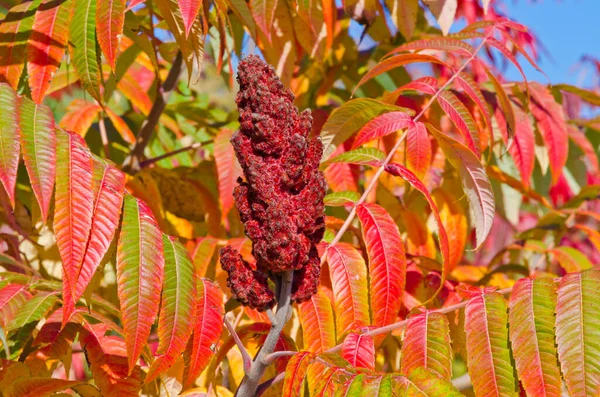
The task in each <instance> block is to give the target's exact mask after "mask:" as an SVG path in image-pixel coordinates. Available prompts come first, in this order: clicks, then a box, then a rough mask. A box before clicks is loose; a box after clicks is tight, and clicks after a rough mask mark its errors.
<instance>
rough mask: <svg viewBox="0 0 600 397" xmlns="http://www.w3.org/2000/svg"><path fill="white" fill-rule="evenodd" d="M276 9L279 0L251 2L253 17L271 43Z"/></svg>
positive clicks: (255, 0) (256, 0) (254, 0)
mask: <svg viewBox="0 0 600 397" xmlns="http://www.w3.org/2000/svg"><path fill="white" fill-rule="evenodd" d="M276 8H277V0H252V2H251V9H252V16H254V20H255V21H256V24H257V25H258V27H259V28H260V30H262V31H263V33H264V34H265V36H267V40H268V41H269V42H270V41H271V29H272V27H273V20H274V19H275V10H276Z"/></svg>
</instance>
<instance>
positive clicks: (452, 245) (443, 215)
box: [433, 189, 468, 269]
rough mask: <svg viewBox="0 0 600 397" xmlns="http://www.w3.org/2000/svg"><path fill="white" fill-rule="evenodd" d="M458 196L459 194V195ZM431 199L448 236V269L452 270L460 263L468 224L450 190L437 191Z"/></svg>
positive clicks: (456, 198) (455, 197)
mask: <svg viewBox="0 0 600 397" xmlns="http://www.w3.org/2000/svg"><path fill="white" fill-rule="evenodd" d="M459 195H460V194H459ZM433 198H434V199H435V202H436V203H437V206H438V209H439V211H440V219H441V220H442V223H443V224H444V228H445V229H446V233H447V235H448V243H449V244H448V247H449V251H450V256H449V257H448V267H449V268H450V269H454V268H455V267H456V266H457V265H458V264H459V262H460V260H461V258H462V256H463V252H464V250H465V246H466V244H467V237H468V236H467V234H468V222H467V215H466V214H465V213H464V212H463V209H462V208H461V206H460V204H459V197H457V196H456V195H455V194H454V192H453V191H451V190H441V189H437V190H436V191H435V192H434V193H433Z"/></svg>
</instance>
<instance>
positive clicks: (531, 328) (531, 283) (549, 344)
mask: <svg viewBox="0 0 600 397" xmlns="http://www.w3.org/2000/svg"><path fill="white" fill-rule="evenodd" d="M555 309H556V286H555V284H554V281H553V280H552V279H550V278H538V279H535V280H532V279H530V278H522V279H520V280H519V281H517V283H516V284H515V286H514V288H513V291H512V293H511V295H510V302H509V313H508V315H509V325H510V326H509V331H510V341H511V343H512V351H513V355H514V357H515V363H516V367H517V373H518V375H519V379H520V380H521V382H522V383H523V388H524V389H525V390H526V391H527V395H529V396H532V397H534V396H547V397H551V396H556V397H558V396H560V395H561V382H560V371H559V369H558V361H557V359H556V346H555V343H554V322H555V315H554V311H555Z"/></svg>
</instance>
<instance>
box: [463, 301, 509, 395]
mask: <svg viewBox="0 0 600 397" xmlns="http://www.w3.org/2000/svg"><path fill="white" fill-rule="evenodd" d="M473 295H474V296H473V297H472V298H471V299H469V301H468V302H467V306H466V308H465V331H466V338H467V339H466V346H467V365H468V369H469V375H471V381H472V382H473V389H474V390H475V394H476V395H478V396H514V395H516V394H517V393H516V391H517V385H516V382H515V378H514V375H513V368H512V365H511V358H510V350H509V347H508V329H507V327H506V323H507V320H508V318H507V317H508V316H507V311H508V307H507V305H506V301H505V300H504V297H503V296H502V295H501V294H499V293H497V292H487V291H485V290H483V289H482V290H480V291H479V292H478V293H473Z"/></svg>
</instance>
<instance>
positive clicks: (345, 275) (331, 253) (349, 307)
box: [326, 243, 370, 337]
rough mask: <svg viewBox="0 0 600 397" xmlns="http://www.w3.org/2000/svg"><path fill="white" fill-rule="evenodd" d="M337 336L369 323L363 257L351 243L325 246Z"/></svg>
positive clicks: (367, 294)
mask: <svg viewBox="0 0 600 397" xmlns="http://www.w3.org/2000/svg"><path fill="white" fill-rule="evenodd" d="M326 255H327V263H328V264H329V275H330V278H331V284H332V288H333V296H334V307H335V313H336V329H337V335H338V337H341V336H343V335H344V334H345V333H346V332H348V331H350V330H352V329H356V328H359V327H363V326H366V325H367V324H369V320H370V319H369V292H368V288H367V266H366V264H365V260H364V259H363V257H362V256H361V255H360V252H358V251H357V250H356V248H354V247H353V246H352V245H350V244H348V243H338V244H336V245H333V246H329V248H327V252H326Z"/></svg>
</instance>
